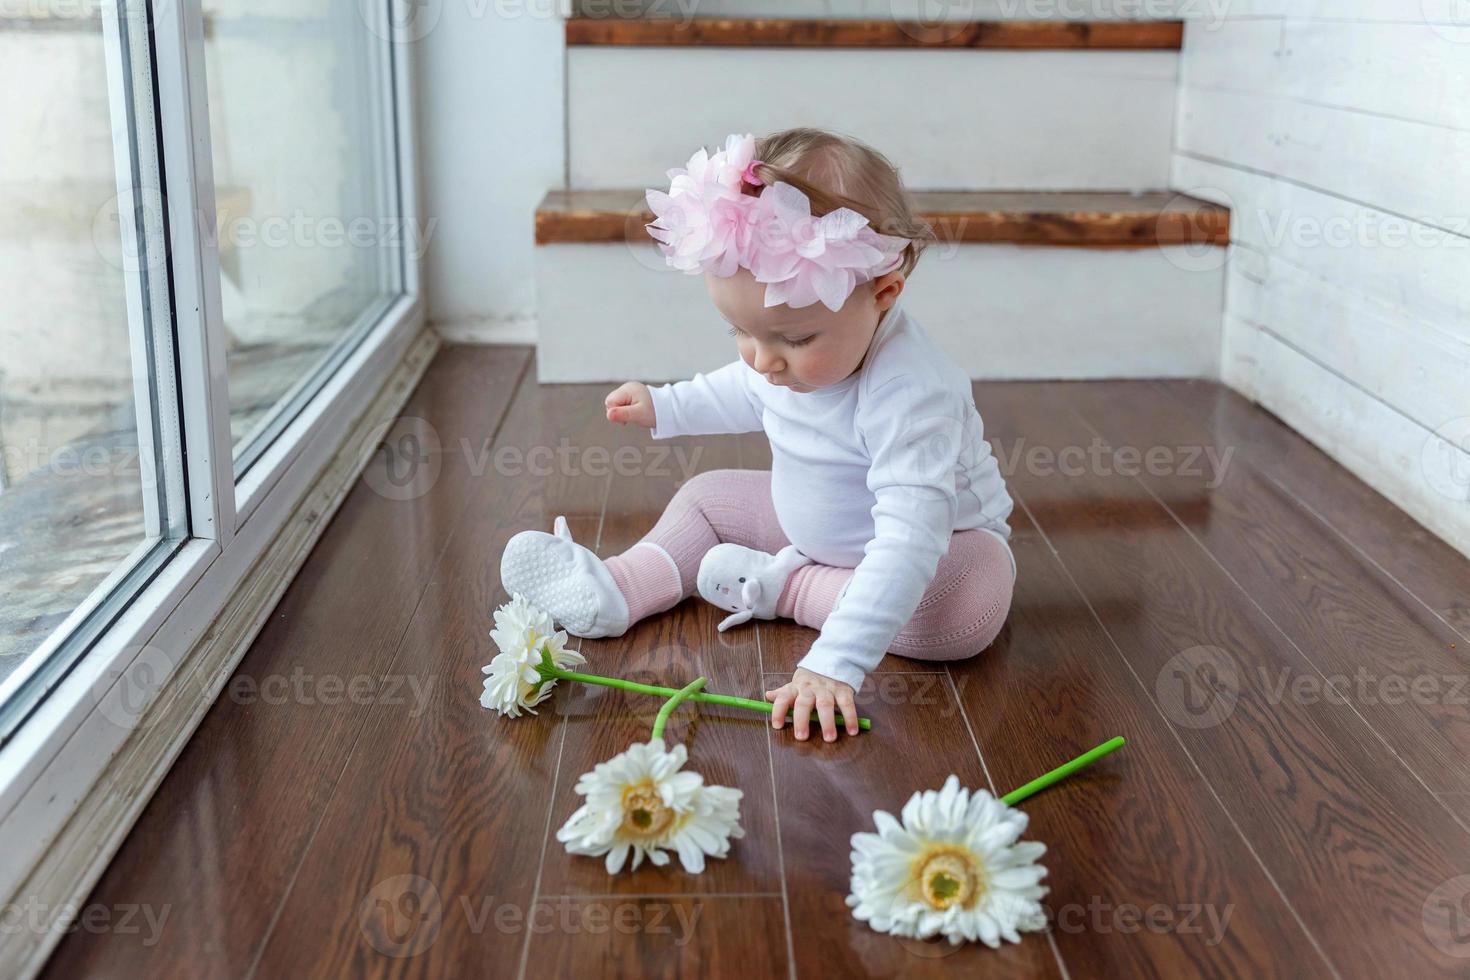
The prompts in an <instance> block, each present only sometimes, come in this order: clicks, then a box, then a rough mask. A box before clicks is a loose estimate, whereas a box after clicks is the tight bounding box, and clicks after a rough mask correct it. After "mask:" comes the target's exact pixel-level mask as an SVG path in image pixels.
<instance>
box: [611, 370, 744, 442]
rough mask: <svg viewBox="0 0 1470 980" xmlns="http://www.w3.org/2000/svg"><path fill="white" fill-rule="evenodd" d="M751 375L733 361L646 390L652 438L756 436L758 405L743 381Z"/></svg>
mask: <svg viewBox="0 0 1470 980" xmlns="http://www.w3.org/2000/svg"><path fill="white" fill-rule="evenodd" d="M750 373H751V371H750V368H749V367H747V366H746V364H745V362H744V361H732V362H731V363H729V364H726V365H725V366H724V367H722V368H720V369H719V370H718V371H711V372H710V373H709V374H703V373H701V374H696V375H695V376H694V377H693V378H691V379H690V380H688V381H679V382H676V383H674V384H668V385H660V386H658V387H657V388H649V389H647V391H648V395H649V399H650V402H651V404H652V408H653V413H652V414H653V424H652V425H650V428H652V429H653V437H654V438H655V439H668V438H671V437H673V436H700V435H720V434H726V433H736V432H759V431H760V430H761V428H762V426H761V404H760V402H759V401H758V400H757V399H756V396H755V394H754V393H753V392H752V391H751V390H750V387H749V384H748V380H747V377H746V376H747V375H748V374H750ZM620 390H621V389H620Z"/></svg>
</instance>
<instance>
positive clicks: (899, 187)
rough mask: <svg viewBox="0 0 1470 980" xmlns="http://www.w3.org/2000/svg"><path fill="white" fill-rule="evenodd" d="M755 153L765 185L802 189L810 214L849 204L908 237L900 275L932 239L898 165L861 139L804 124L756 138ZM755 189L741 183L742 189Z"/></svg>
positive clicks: (885, 229)
mask: <svg viewBox="0 0 1470 980" xmlns="http://www.w3.org/2000/svg"><path fill="white" fill-rule="evenodd" d="M755 157H756V159H757V160H759V161H761V162H760V164H758V165H757V166H756V168H755V174H756V176H757V177H759V178H760V179H761V180H762V181H764V182H765V183H766V184H774V183H776V182H777V181H782V182H784V183H787V184H790V185H791V186H793V187H795V188H796V189H797V190H799V191H801V192H802V193H803V194H805V195H806V196H807V197H808V198H809V199H810V200H811V202H812V216H813V217H821V216H822V215H824V214H828V213H829V212H832V211H836V210H837V209H838V208H850V209H852V210H853V211H856V212H857V213H858V214H861V215H862V216H863V217H865V218H867V219H868V223H869V224H870V225H872V227H873V230H874V231H877V232H879V233H881V234H884V235H897V236H899V237H901V238H907V239H909V242H910V244H909V246H908V248H906V249H904V253H903V264H902V265H901V266H900V267H899V269H900V270H901V271H902V272H903V274H904V275H905V276H907V275H909V274H910V273H911V272H913V271H914V266H916V265H918V263H919V255H920V254H921V253H923V251H924V249H925V248H926V247H928V245H929V244H930V243H931V242H933V241H934V229H932V228H931V227H930V226H929V223H928V222H927V221H925V220H924V219H923V218H921V217H920V216H919V213H918V210H917V209H916V208H915V207H914V202H913V200H912V199H911V198H910V197H909V194H908V192H907V191H905V190H904V186H903V181H902V180H901V179H900V178H899V175H898V168H897V167H895V166H894V165H893V164H892V163H890V162H889V161H888V158H887V157H885V156H884V155H883V154H881V153H879V152H878V151H877V150H875V149H873V148H872V147H871V146H868V145H867V144H866V143H863V142H861V141H859V140H855V139H853V138H852V137H850V136H843V135H840V134H838V133H830V132H827V131H826V130H822V129H812V128H809V127H804V126H803V127H798V128H796V129H785V130H782V131H781V132H779V133H771V134H770V135H769V136H762V137H760V138H759V139H757V140H756V141H755ZM760 190H761V189H760V188H759V187H751V186H750V185H746V193H747V194H759V193H760Z"/></svg>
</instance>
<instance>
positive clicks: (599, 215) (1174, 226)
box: [536, 190, 1230, 248]
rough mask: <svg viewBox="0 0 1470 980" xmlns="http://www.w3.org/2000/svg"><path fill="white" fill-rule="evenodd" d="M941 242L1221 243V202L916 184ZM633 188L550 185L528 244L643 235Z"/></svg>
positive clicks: (1225, 213) (644, 219)
mask: <svg viewBox="0 0 1470 980" xmlns="http://www.w3.org/2000/svg"><path fill="white" fill-rule="evenodd" d="M913 196H914V200H915V203H917V204H918V206H919V210H920V212H921V213H922V214H923V216H924V219H925V220H927V221H928V222H929V223H930V224H931V225H932V226H933V227H934V231H935V233H936V234H937V235H938V236H939V239H940V241H942V242H946V243H1010V244H1018V245H1051V246H1078V247H1086V248H1152V247H1154V246H1156V245H1228V244H1229V243H1230V211H1229V209H1227V208H1223V207H1220V206H1219V205H1216V204H1211V203H1209V202H1208V201H1202V200H1199V199H1198V198H1194V197H1190V196H1189V195H1187V194H1175V193H1173V192H1170V191H1150V192H1148V193H1144V194H1128V193H1125V192H1113V191H1080V192H1074V191H917V192H915V193H914V195H913ZM652 220H653V213H652V212H651V211H649V210H647V207H646V205H645V203H644V201H643V193H642V192H641V191H632V190H628V191H551V192H549V193H548V194H547V195H546V197H545V198H544V199H543V200H542V201H541V204H540V206H539V207H538V208H537V209H536V244H537V245H552V244H567V243H582V244H586V243H597V242H649V241H652V239H650V238H649V236H648V232H647V231H646V230H645V229H644V227H643V226H644V225H645V224H647V223H648V222H650V221H652Z"/></svg>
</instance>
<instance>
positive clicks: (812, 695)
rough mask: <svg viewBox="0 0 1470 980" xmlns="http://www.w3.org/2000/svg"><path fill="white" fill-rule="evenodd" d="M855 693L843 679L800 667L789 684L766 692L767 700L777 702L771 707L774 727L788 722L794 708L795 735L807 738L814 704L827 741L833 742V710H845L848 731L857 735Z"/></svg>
mask: <svg viewBox="0 0 1470 980" xmlns="http://www.w3.org/2000/svg"><path fill="white" fill-rule="evenodd" d="M853 693H854V692H853V689H852V688H851V687H849V686H848V685H846V684H844V683H842V682H841V681H836V680H833V679H832V678H830V677H827V676H825V675H823V674H818V673H816V672H815V671H810V670H807V669H806V668H805V667H798V668H796V672H795V673H793V674H792V675H791V682H790V683H789V684H783V685H781V686H780V687H778V688H776V689H775V690H774V691H767V692H766V700H767V701H772V702H774V704H773V705H772V706H771V727H772V728H780V727H781V725H782V724H783V723H784V722H785V721H786V709H787V708H791V709H792V712H791V721H792V727H793V728H795V729H796V737H797V738H798V739H801V740H802V741H805V740H806V737H807V733H808V732H809V731H810V729H811V720H812V707H813V706H815V707H816V709H817V720H818V721H820V722H821V723H822V738H823V739H824V740H825V741H828V742H831V741H835V740H836V738H837V720H836V718H834V717H833V712H834V709H835V710H837V711H841V712H842V720H843V721H844V722H845V723H846V724H847V734H849V735H856V734H857V733H858V713H857V703H856V701H854V699H853Z"/></svg>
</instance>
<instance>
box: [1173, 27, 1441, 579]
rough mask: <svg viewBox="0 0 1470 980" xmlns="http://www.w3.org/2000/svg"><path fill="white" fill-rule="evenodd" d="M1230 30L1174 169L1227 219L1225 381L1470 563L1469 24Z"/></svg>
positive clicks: (1191, 106) (1186, 113) (1210, 56)
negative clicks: (1226, 210) (1223, 209)
mask: <svg viewBox="0 0 1470 980" xmlns="http://www.w3.org/2000/svg"><path fill="white" fill-rule="evenodd" d="M1421 9H1422V11H1423V14H1422V15H1421ZM1229 14H1230V17H1231V18H1232V19H1231V20H1228V21H1227V22H1225V23H1224V24H1223V25H1216V26H1214V27H1212V28H1209V29H1205V28H1203V27H1202V26H1201V25H1200V24H1199V23H1197V22H1195V21H1191V22H1190V24H1189V26H1188V28H1187V30H1186V34H1185V49H1184V52H1183V57H1182V60H1181V67H1180V75H1181V80H1182V83H1183V84H1182V86H1181V89H1180V99H1179V108H1178V113H1179V116H1178V124H1177V130H1176V137H1175V154H1174V158H1173V164H1172V178H1173V180H1172V185H1173V186H1174V187H1175V188H1177V189H1180V190H1184V191H1188V192H1190V193H1193V194H1196V195H1197V196H1200V197H1204V198H1207V199H1209V200H1214V201H1217V202H1218V203H1222V204H1226V205H1228V206H1230V207H1231V209H1232V237H1233V239H1234V240H1235V242H1236V243H1237V244H1236V245H1234V246H1233V247H1232V249H1231V268H1230V274H1229V276H1228V279H1227V288H1226V296H1225V307H1226V318H1225V326H1224V335H1223V342H1222V348H1221V375H1222V377H1223V379H1224V380H1225V381H1226V383H1227V384H1230V385H1231V386H1233V387H1235V388H1237V389H1238V390H1240V391H1241V392H1243V393H1244V394H1246V395H1248V396H1249V397H1251V398H1254V399H1256V400H1258V401H1259V402H1260V403H1261V404H1263V405H1265V406H1266V407H1267V408H1269V409H1270V410H1271V411H1273V412H1275V413H1276V414H1278V415H1279V416H1281V418H1282V419H1284V420H1285V421H1286V422H1287V423H1288V424H1290V425H1292V426H1293V427H1295V428H1297V429H1298V430H1300V431H1301V432H1302V433H1303V434H1305V435H1306V436H1307V437H1308V438H1309V439H1311V440H1312V441H1313V442H1315V443H1316V444H1318V445H1319V446H1321V447H1322V448H1323V449H1324V450H1326V451H1327V452H1329V453H1331V454H1332V455H1333V456H1334V457H1336V458H1337V459H1338V460H1340V461H1341V462H1342V463H1343V464H1344V465H1346V466H1347V467H1348V468H1349V469H1351V470H1352V471H1353V472H1355V473H1357V474H1358V475H1359V476H1360V477H1362V478H1363V479H1364V480H1366V481H1367V482H1368V483H1369V484H1371V485H1373V486H1374V487H1375V488H1377V489H1378V490H1379V491H1381V492H1382V493H1384V494H1385V495H1387V496H1388V497H1390V498H1391V499H1392V500H1394V501H1395V502H1397V503H1398V504H1399V505H1400V506H1402V507H1403V508H1404V509H1405V510H1406V511H1408V512H1409V513H1410V514H1411V515H1413V516H1414V517H1415V518H1416V519H1418V520H1419V521H1420V522H1421V523H1423V524H1424V525H1425V526H1426V527H1428V528H1430V529H1431V530H1432V531H1434V532H1436V533H1438V534H1440V535H1441V536H1443V537H1444V538H1445V539H1446V540H1447V541H1449V542H1450V543H1451V544H1453V545H1454V546H1456V547H1458V548H1459V549H1461V550H1462V551H1465V552H1466V553H1467V554H1470V179H1467V178H1470V126H1467V123H1470V99H1467V92H1470V79H1467V75H1470V16H1467V15H1470V7H1465V5H1463V4H1451V3H1443V4H1441V3H1439V2H1438V0H1425V2H1424V3H1423V4H1422V5H1421V4H1415V3H1408V4H1404V5H1400V6H1392V5H1388V4H1383V3H1374V2H1373V0H1342V2H1335V3H1331V4H1329V3H1326V2H1320V3H1319V2H1314V0H1292V2H1291V3H1289V4H1288V3H1286V2H1285V0H1280V2H1278V0H1235V2H1233V3H1232V5H1231V7H1230V10H1229ZM1281 14H1289V15H1291V16H1288V17H1286V18H1281V17H1280V16H1279V15H1281ZM1263 17H1264V18H1267V19H1257V20H1252V19H1251V18H1263Z"/></svg>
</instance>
